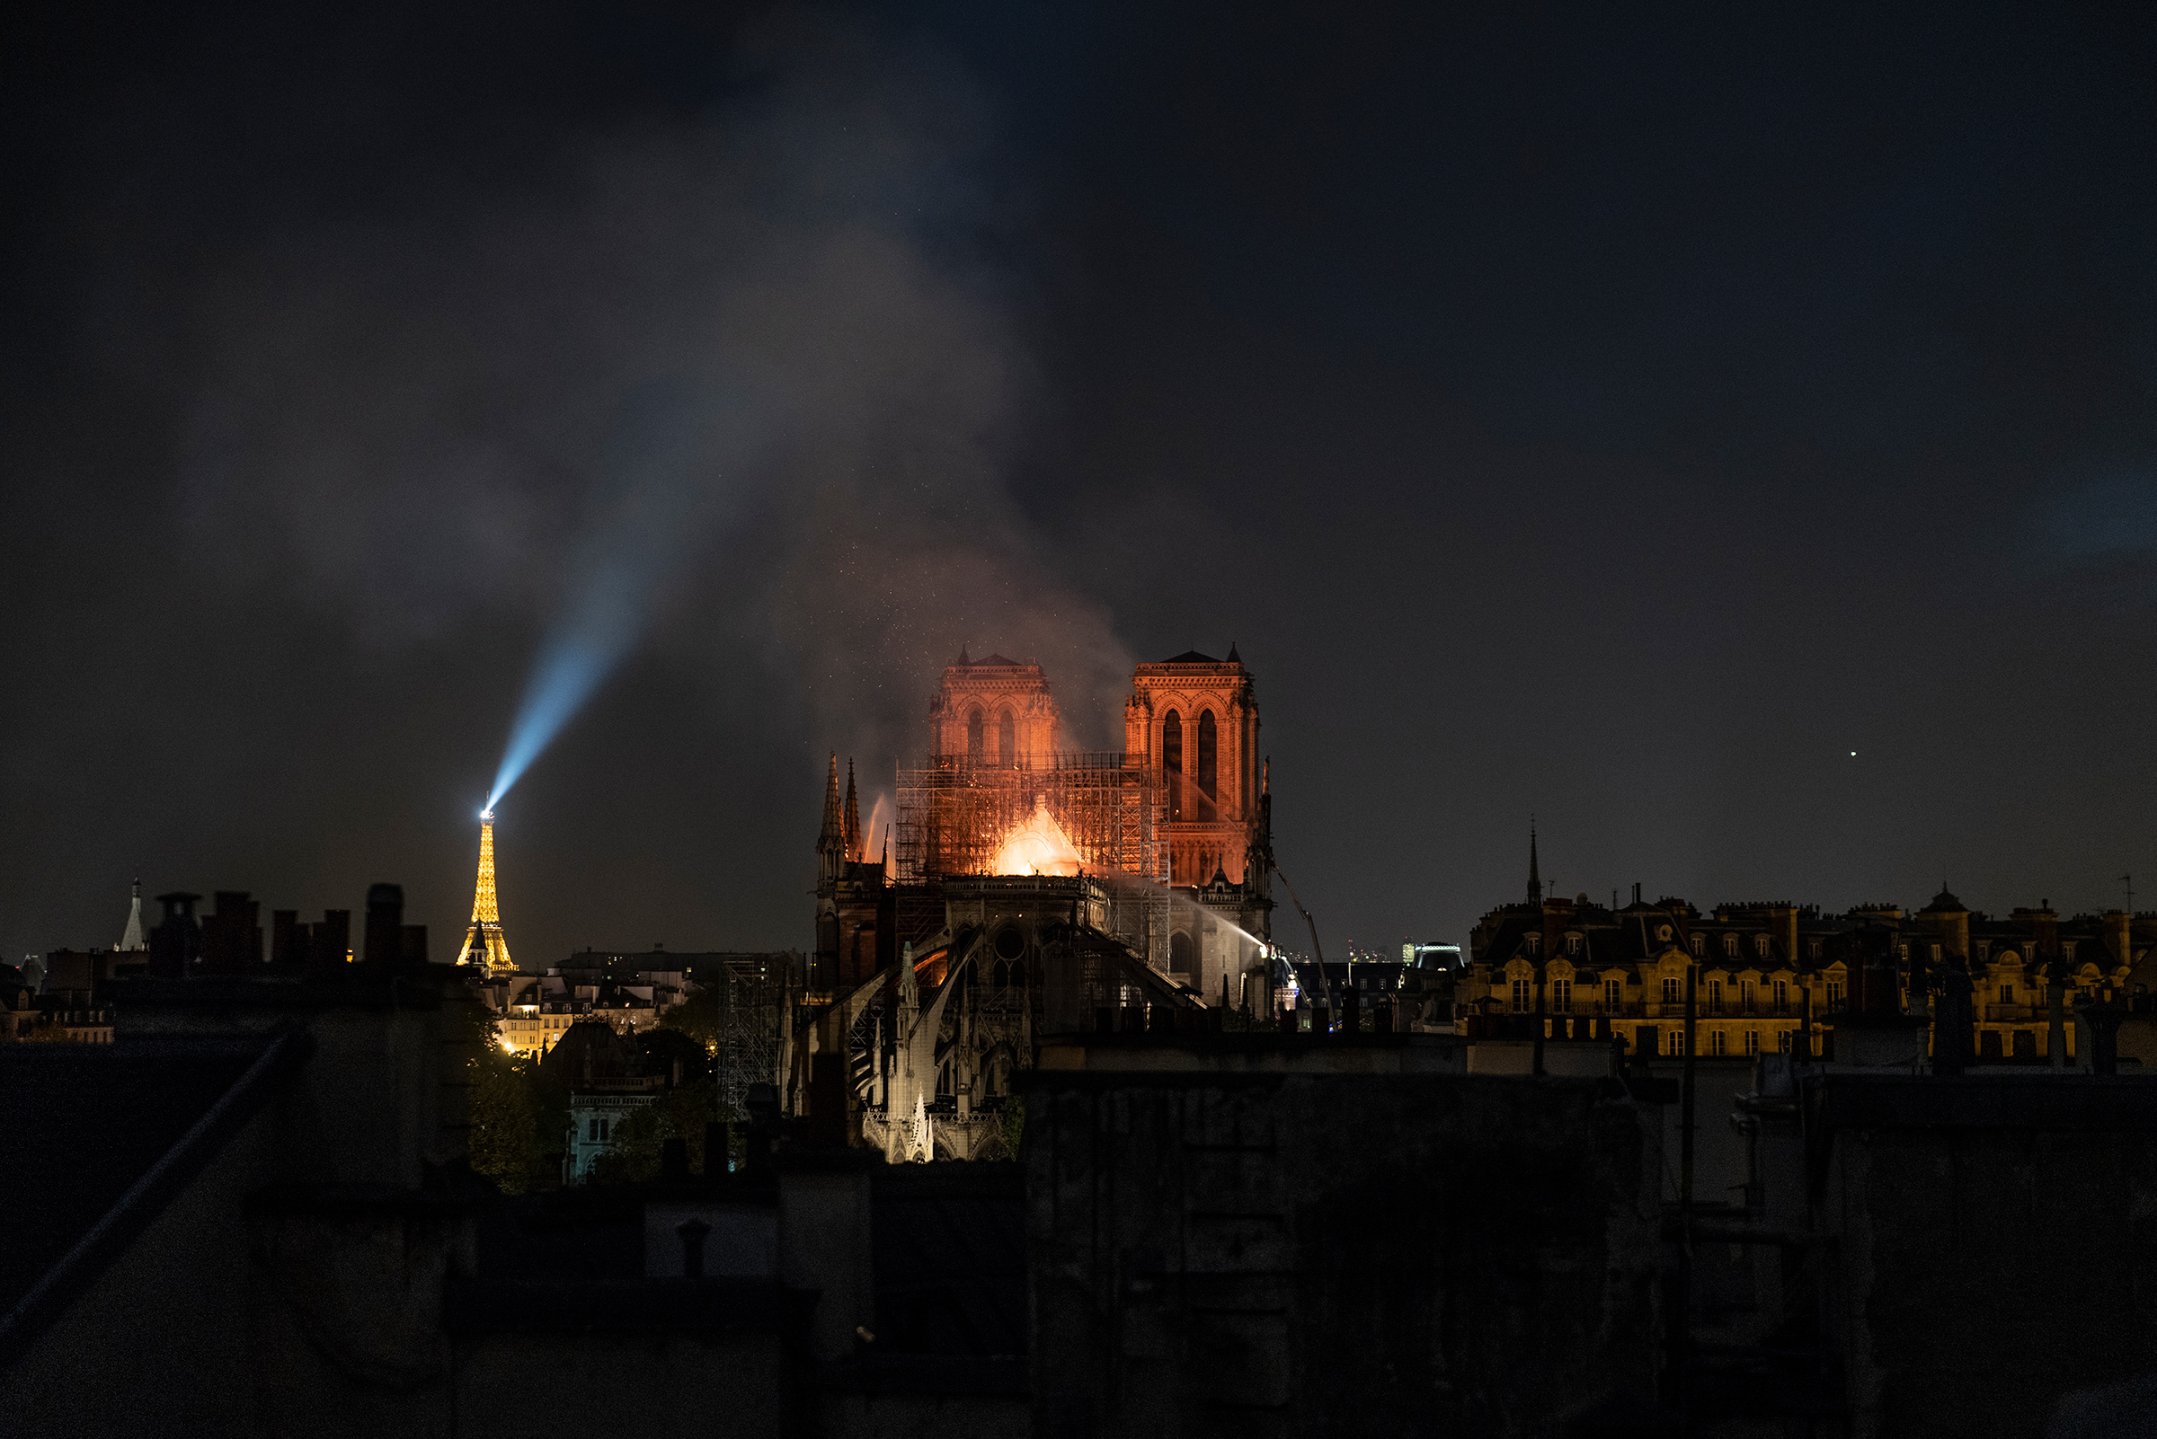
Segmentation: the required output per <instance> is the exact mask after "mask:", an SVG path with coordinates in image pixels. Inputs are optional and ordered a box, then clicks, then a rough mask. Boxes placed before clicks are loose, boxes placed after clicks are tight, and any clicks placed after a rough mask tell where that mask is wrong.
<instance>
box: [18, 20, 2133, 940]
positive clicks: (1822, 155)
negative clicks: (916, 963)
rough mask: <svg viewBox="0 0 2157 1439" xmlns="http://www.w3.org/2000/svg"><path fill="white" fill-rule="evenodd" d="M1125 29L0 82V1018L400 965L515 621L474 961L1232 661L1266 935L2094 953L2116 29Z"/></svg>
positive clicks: (2123, 840) (746, 918) (94, 44)
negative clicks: (1262, 869)
mask: <svg viewBox="0 0 2157 1439" xmlns="http://www.w3.org/2000/svg"><path fill="white" fill-rule="evenodd" d="M1161 8H1164V7H1150V6H1133V5H1124V6H1112V7H1101V9H1102V10H1103V11H1105V12H1108V13H1104V14H1096V15H1094V16H1092V17H1091V18H1086V17H1083V16H1081V15H1079V14H1078V13H1076V7H1055V8H1054V9H1053V11H1052V12H1051V11H1050V9H1049V7H1032V6H1010V5H994V4H981V5H976V6H958V5H945V6H920V5H894V6H892V7H890V9H889V11H888V13H876V12H865V11H854V10H827V9H816V8H786V9H779V10H770V11H766V10H756V11H745V12H738V13H728V12H722V11H720V10H718V9H713V8H707V7H702V6H694V5H687V4H683V5H680V6H676V7H672V8H669V7H664V6H657V5H636V4H629V5H612V4H607V5H602V4H596V3H595V4H588V5H584V6H576V5H560V4H556V5H544V4H542V5H529V6H517V7H502V8H500V9H499V10H481V9H475V8H472V7H469V6H458V5H447V6H445V5H428V6H407V5H398V4H369V5H364V6H350V7H345V8H343V9H341V10H334V9H330V8H326V7H316V6H292V5H277V6H271V5H267V4H264V5H259V6H254V7H243V8H218V9H200V10H198V9H196V8H195V7H185V6H172V7H156V8H145V9H143V10H140V11H131V10H122V9H119V8H115V7H113V6H109V5H101V4H98V3H97V0H89V3H81V4H69V5H65V6H62V5H47V6H45V7H44V9H43V13H42V14H41V15H40V16H39V17H38V18H37V19H36V20H34V21H33V22H31V23H29V24H27V25H25V24H23V23H21V22H17V24H16V25H15V26H13V27H11V28H12V29H13V33H12V35H11V38H10V43H9V44H8V46H7V47H6V54H5V58H4V59H0V65H4V66H5V75H4V77H0V78H4V82H5V89H4V99H0V103H4V104H5V105H7V106H8V107H9V114H8V117H7V123H6V125H5V130H4V133H5V142H4V143H5V144H6V146H7V147H8V151H9V153H8V156H7V161H8V172H9V174H10V175H11V177H12V178H11V181H10V184H9V194H8V199H7V203H6V219H5V221H4V226H5V237H6V238H5V243H6V251H5V256H4V261H5V263H4V274H5V278H4V280H0V284H5V286H6V287H7V294H6V308H5V311H4V313H5V315H6V316H7V319H6V324H5V326H4V330H0V396H4V403H5V406H6V408H5V411H4V413H0V467H4V468H0V585H4V595H5V599H4V601H0V696H4V703H0V954H7V955H10V956H13V957H16V958H19V957H20V956H21V955H22V954H23V953H24V952H28V951H41V950H45V949H50V948H57V947H80V946H89V945H109V944H111V943H112V942H113V941H114V940H116V939H117V938H118V935H119V931H120V927H121V923H122V921H123V919H124V917H125V908H126V895H127V885H128V882H129V880H130V879H131V878H132V877H134V876H135V875H137V874H139V875H140V876H141V877H142V879H143V880H144V882H145V887H146V889H148V890H149V892H151V893H153V894H154V893H156V892H158V891H160V890H165V889H175V888H183V889H192V890H199V891H204V892H208V891H210V890H214V889H218V888H244V889H250V890H253V891H254V892H255V893H256V895H257V896H258V898H260V899H261V900H262V901H263V902H264V904H265V906H266V907H272V906H274V907H296V908H299V909H301V910H302V911H305V912H310V913H311V912H315V911H319V910H320V909H321V908H323V907H325V906H335V907H349V908H353V909H358V908H359V907H360V906H361V904H362V901H363V897H364V892H365V889H366V886H367V884H368V883H369V882H370V881H374V880H379V879H392V880H397V881H400V882H401V883H403V884H404V886H405V888H406V893H407V896H408V901H409V903H410V905H411V907H412V910H413V911H414V913H413V914H412V916H411V917H412V918H414V919H418V920H423V921H425V922H427V923H428V924H429V925H430V926H431V928H432V938H433V944H434V948H435V954H436V957H437V958H446V957H447V956H448V953H449V952H450V951H451V950H453V948H454V946H455V944H456V941H457V939H458V937H459V934H460V933H461V929H462V925H463V921H464V918H465V915H466V913H467V907H468V906H469V903H470V893H471V878H472V865H473V860H474V857H475V853H476V846H477V834H476V828H475V825H474V823H473V814H474V811H475V810H476V809H477V808H478V807H479V805H480V803H481V802H482V801H483V800H484V799H485V797H486V793H487V789H488V785H489V781H490V779H491V778H492V777H493V775H494V773H495V768H496V765H497V762H498V760H499V758H500V756H501V753H502V749H503V745H504V741H505V736H506V735H507V734H508V732H509V729H510V726H511V723H512V721H513V719H514V717H515V716H516V714H517V712H518V709H519V705H520V702H521V701H522V699H523V698H524V695H525V693H526V691H527V687H528V684H529V682H530V677H531V675H532V674H533V672H534V666H535V662H536V659H537V657H538V656H540V655H541V654H543V653H546V652H548V647H549V646H550V645H553V646H556V647H557V648H558V647H559V646H560V645H561V644H563V643H565V640H564V638H563V637H564V636H568V637H569V638H568V640H567V641H566V642H568V643H571V644H572V645H573V646H574V645H580V644H586V643H587V642H591V643H592V644H593V645H594V646H595V647H596V649H597V650H598V651H606V650H609V649H610V648H612V649H619V650H620V651H621V655H620V658H619V661H618V663H616V664H614V665H613V666H612V667H611V668H610V667H608V666H606V665H605V664H603V663H601V662H600V660H603V659H604V655H603V654H602V655H600V657H599V660H595V661H594V663H593V665H592V671H593V674H594V676H595V677H597V680H598V682H597V684H596V687H595V689H594V690H593V693H592V696H591V698H590V700H589V702H588V703H587V704H585V705H584V706H583V707H582V708H581V710H580V711H579V712H578V713H576V714H575V715H574V716H573V717H572V718H571V719H570V720H569V722H568V723H567V725H566V727H565V728H564V729H563V731H562V733H561V735H560V737H559V738H558V739H557V740H556V741H555V742H554V743H553V744H552V745H551V747H549V748H548V749H547V750H546V751H545V752H544V753H543V754H541V756H540V757H539V759H538V761H537V762H536V763H535V764H534V765H533V766H532V768H531V770H530V771H529V773H528V774H527V775H526V776H525V777H524V778H523V779H522V780H521V781H520V782H519V783H518V784H517V785H516V786H515V788H514V789H513V790H512V791H511V792H510V794H509V796H508V797H507V798H506V799H505V800H504V801H503V803H502V820H501V823H500V826H499V830H498V843H499V847H500V857H501V864H502V898H503V906H504V914H505V920H506V923H507V928H508V932H509V937H510V941H511V945H512V948H513V951H514V952H515V954H516V955H517V957H518V958H519V959H520V960H521V961H522V962H523V963H524V965H525V966H526V967H528V968H530V967H538V966H540V965H542V964H545V963H549V962H553V961H556V960H559V959H560V958H561V957H562V956H563V955H565V954H566V953H567V952H568V951H569V950H570V949H572V948H576V947H582V946H586V945H595V946H601V947H618V946H635V947H643V946H645V945H649V944H651V943H653V942H655V941H664V942H665V943H666V944H667V945H668V946H669V947H670V948H681V949H691V948H697V949H701V948H720V947H753V946H765V945H771V946H778V945H793V946H803V947H806V946H807V945H809V944H810V942H811V930H810V919H811V909H810V900H809V890H810V888H811V885H812V882H813V866H814V856H813V853H812V846H813V843H814V838H815V828H816V823H817V818H818V807H819V801H820V798H821V786H822V780H823V768H824V756H825V753H826V751H827V750H829V749H832V748H837V749H839V750H841V751H842V752H852V753H854V754H856V755H857V756H858V757H859V759H860V762H861V765H862V769H863V779H864V787H865V790H866V791H867V792H868V793H869V794H870V795H873V794H874V792H875V790H876V789H878V788H879V787H888V785H889V777H890V774H891V771H892V769H893V767H894V765H895V764H896V763H897V762H898V759H899V757H900V756H901V755H902V754H906V753H910V752H913V751H916V750H918V749H920V748H921V747H922V746H923V744H924V742H925V735H926V724H925V720H924V712H925V708H926V703H927V699H928V696H929V694H930V692H931V690H932V688H933V686H934V683H935V680H936V673H937V669H938V667H939V666H940V665H941V664H942V663H943V662H944V661H945V660H947V659H949V658H950V657H952V656H953V655H954V654H956V652H957V651H958V649H959V647H960V646H961V645H962V644H963V645H966V646H969V647H970V648H971V650H972V652H973V653H974V654H975V655H977V656H978V655H981V654H983V653H986V652H988V651H990V650H1000V651H1002V652H1004V653H1007V654H1014V655H1020V656H1029V655H1030V656H1034V657H1037V658H1039V659H1040V660H1041V661H1042V663H1043V664H1045V665H1047V666H1048V667H1049V669H1050V676H1051V680H1052V682H1055V683H1056V684H1057V685H1058V689H1059V694H1060V697H1061V699H1062V702H1063V704H1064V707H1065V710H1066V715H1067V721H1068V722H1069V723H1070V724H1071V725H1072V726H1073V727H1074V728H1076V729H1077V730H1078V731H1079V732H1080V734H1081V735H1082V736H1084V737H1087V738H1089V739H1090V740H1092V741H1093V742H1096V743H1109V742H1120V704H1121V699H1122V694H1123V688H1122V686H1123V683H1124V681H1125V680H1126V679H1127V677H1128V673H1129V666H1130V664H1131V663H1132V662H1133V661H1134V660H1137V659H1142V658H1162V657H1165V656H1167V655H1170V654H1174V653H1177V652H1180V651H1183V650H1187V649H1192V648H1197V649H1201V650H1205V651H1208V652H1211V653H1215V654H1219V653H1223V652H1225V650H1226V649H1227V647H1228V645H1229V643H1230V642H1231V641H1235V642H1236V643H1237V644H1238V645H1239V646H1240V648H1241V653H1242V655H1243V657H1244V659H1245V660H1246V661H1247V662H1248V663H1249V664H1250V666H1251V667H1252V669H1253V670H1254V672H1255V673H1256V675H1257V677H1258V684H1259V696H1260V702H1261V705H1262V709H1263V715H1264V724H1265V744H1266V748H1267V750H1268V751H1269V752H1270V754H1271V756H1272V758H1273V760H1274V768H1273V773H1274V780H1275V794H1276V802H1275V813H1276V837H1277V847H1278V851H1279V856H1280V859H1281V863H1282V865H1283V866H1284V868H1285V869H1286V870H1287V872H1288V874H1289V875H1290V876H1291V877H1292V878H1293V879H1294V881H1295V883H1296V886H1297V888H1298V890H1299V891H1301V892H1302V894H1303V897H1304V898H1305V900H1306V901H1307V902H1308V903H1309V904H1310V905H1311V907H1312V908H1313V910H1314V911H1316V913H1317V916H1318V920H1319V922H1320V925H1321V927H1322V929H1323V930H1324V932H1325V934H1326V937H1327V940H1328V942H1329V946H1330V945H1331V944H1334V943H1345V942H1347V941H1349V940H1351V939H1352V940H1354V941H1355V942H1357V943H1358V944H1361V945H1365V946H1383V945H1394V944H1397V943H1398V942H1399V941H1400V940H1401V939H1402V938H1404V937H1407V936H1414V937H1417V938H1454V939H1458V938H1464V937H1465V935H1466V931H1467V927H1468V925H1469V924H1470V923H1471V922H1472V921H1473V919H1474V917H1475V916H1476V915H1478V914H1480V913H1481V912H1483V911H1484V910H1485V909H1487V908H1489V907H1490V906H1491V905H1493V904H1495V903H1498V902H1502V901H1508V900H1512V899H1515V898H1517V897H1518V896H1519V894H1520V891H1521V886H1522V883H1523V880H1524V870H1525V860H1526V848H1527V827H1528V817H1529V815H1530V813H1531V812H1533V813H1534V815H1535V816H1536V820H1537V824H1538V826H1539V829H1540V833H1541V837H1542V854H1543V860H1544V874H1545V877H1546V878H1547V879H1549V880H1550V881H1552V882H1553V884H1554V885H1555V887H1556V888H1558V889H1559V890H1560V891H1562V892H1565V893H1573V892H1580V891H1584V892H1586V893H1588V894H1590V895H1592V896H1594V897H1596V898H1598V899H1605V900H1607V899H1608V897H1609V895H1610V892H1611V891H1612V890H1613V889H1614V888H1617V887H1619V886H1625V887H1628V888H1629V887H1630V885H1631V884H1632V883H1633V882H1634V881H1636V880H1637V881H1640V882H1642V883H1643V884H1645V886H1646V887H1647V890H1648V892H1649V893H1650V894H1651V895H1653V894H1659V893H1665V892H1668V893H1676V894H1682V895H1686V896H1689V897H1691V898H1693V899H1695V900H1696V901H1699V902H1703V903H1706V902H1712V901H1715V900H1718V899H1760V898H1777V897H1787V898H1792V899H1797V900H1801V901H1816V902H1820V903H1823V904H1825V905H1828V906H1830V907H1836V908H1839V907H1842V906H1846V905H1849V904H1852V903H1856V902H1860V901H1869V900H1899V901H1902V902H1904V903H1908V904H1913V905H1916V904H1922V903H1923V902H1924V901H1925V900H1926V899H1927V898H1928V897H1929V896H1930V895H1931V894H1932V892H1933V891H1934V890H1935V889H1936V888H1938V887H1939V885H1940V884H1941V883H1942V882H1943V881H1946V882H1947V883H1949V884H1951V885H1952V886H1953V887H1954V889H1955V890H1956V892H1957V893H1958V894H1960V895H1961V896H1962V897H1963V898H1964V899H1965V900H1967V901H1969V902H1970V903H1972V904H1973V905H1975V906H1977V907H1979V908H1985V909H1993V910H1998V911H2004V910H2006V909H2007V908H2009V907H2011V906H2013V905H2015V904H2029V903H2035V902H2036V901H2037V900H2038V899H2039V898H2041V897H2049V898H2050V899H2052V900H2053V901H2054V903H2055V904H2056V905H2059V906H2061V907H2063V908H2067V909H2070V910H2072V909H2081V908H2101V907H2105V906H2109V905H2115V904H2117V903H2119V902H2120V901H2121V899H2122V897H2123V893H2124V886H2123V885H2122V883H2121V882H2120V876H2122V875H2123V874H2126V873H2129V872H2132V873H2133V874H2134V875H2135V876H2136V880H2135V886H2136V890H2137V893H2138V895H2146V896H2149V897H2150V899H2152V900H2157V760H2153V755H2157V745H2153V743H2152V740H2153V730H2157V666H2153V663H2152V660H2153V655H2157V644H2153V641H2157V626H2153V620H2157V198H2153V193H2157V31H2153V22H2152V20H2151V12H2150V11H2149V9H2148V7H2147V6H2145V5H2121V6H2119V7H2116V8H2112V9H2105V8H2099V7H2088V6H2064V5H2041V6H2040V5H2032V6H2028V7H2023V8H2005V7H1999V8H1982V7H1969V6H1955V7H1943V8H1942V9H1941V10H1940V11H1939V12H1938V13H1937V14H1934V15H1931V16H1925V15H1922V14H1919V13H1917V12H1916V10H1915V8H1914V7H1901V6H1894V7H1872V6H1867V7H1859V8H1854V9H1851V10H1848V11H1844V12H1840V13H1835V12H1830V11H1827V10H1823V9H1820V8H1818V7H1811V6H1796V5H1779V6H1764V5H1750V6H1731V7H1715V8H1710V9H1706V10H1693V9H1688V10H1683V11H1681V10H1678V9H1669V10H1665V11H1661V12H1659V13H1658V14H1656V15H1654V16H1650V15H1648V14H1646V13H1645V12H1641V13H1633V12H1634V10H1635V7H1616V8H1612V7H1588V6H1582V7H1577V8H1571V9H1567V8H1557V7H1534V8H1533V9H1532V10H1531V9H1527V8H1526V7H1505V8H1504V10H1503V11H1501V12H1499V13H1495V14H1491V15H1485V16H1482V17H1480V18H1478V17H1476V16H1474V15H1472V14H1471V13H1469V12H1468V11H1466V10H1465V9H1456V8H1455V7H1450V6H1416V7H1412V8H1411V9H1409V10H1407V11H1404V12H1403V13H1402V14H1401V15H1399V16H1396V17H1392V18H1387V17H1385V16H1384V15H1383V13H1382V12H1381V11H1379V10H1377V9H1375V8H1370V7H1343V6H1339V5H1313V6H1311V7H1309V8H1308V9H1307V10H1305V11H1303V12H1300V13H1299V12H1290V11H1267V12H1265V13H1264V14H1263V15H1261V14H1259V13H1257V12H1255V11H1253V10H1252V9H1250V8H1248V7H1235V8H1228V7H1222V8H1218V9H1206V8H1201V7H1196V6H1188V7H1185V6H1179V7H1165V8H1167V9H1171V10H1173V11H1174V12H1175V13H1174V14H1173V15H1164V14H1160V13H1156V11H1157V10H1158V9H1161ZM1621 10H1622V11H1625V12H1627V13H1626V14H1625V15H1624V16H1623V18H1621V16H1620V14H1619V12H1620V11H1621ZM1037 12H1041V13H1037ZM595 616H596V618H595ZM595 635H596V636H598V639H597V641H593V640H592V637H593V636H595ZM1852 751H1855V752H1856V753H1855V754H1854V755H1853V754H1852ZM2149 902H2150V900H2143V899H2138V904H2141V905H2143V906H2144V907H2146V906H2147V904H2148V903H2149ZM1283 918H1286V919H1289V920H1291V921H1292V919H1293V917H1292V916H1291V915H1287V914H1286V913H1285V912H1284V915H1283ZM1277 931H1278V932H1279V933H1280V934H1281V935H1282V936H1283V937H1284V938H1287V939H1290V940H1291V941H1292V942H1293V941H1300V939H1301V937H1302V936H1301V931H1300V926H1294V925H1293V924H1292V923H1291V924H1283V925H1277Z"/></svg>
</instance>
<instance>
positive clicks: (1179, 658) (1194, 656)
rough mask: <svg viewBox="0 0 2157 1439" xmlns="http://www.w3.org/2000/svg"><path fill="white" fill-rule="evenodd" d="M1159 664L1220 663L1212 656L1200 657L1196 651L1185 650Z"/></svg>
mask: <svg viewBox="0 0 2157 1439" xmlns="http://www.w3.org/2000/svg"><path fill="white" fill-rule="evenodd" d="M1161 663H1162V664H1165V665H1217V664H1219V663H1220V661H1219V660H1217V659H1215V658H1214V657H1213V656H1212V655H1202V654H1200V653H1199V652H1198V651H1197V650H1185V651H1184V652H1183V653H1182V654H1180V655H1172V656H1170V657H1169V658H1167V659H1165V660H1163V661H1161Z"/></svg>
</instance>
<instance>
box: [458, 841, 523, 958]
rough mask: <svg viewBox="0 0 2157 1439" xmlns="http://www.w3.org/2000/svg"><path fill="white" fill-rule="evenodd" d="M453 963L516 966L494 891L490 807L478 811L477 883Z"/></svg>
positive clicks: (500, 907) (499, 903) (500, 908)
mask: <svg viewBox="0 0 2157 1439" xmlns="http://www.w3.org/2000/svg"><path fill="white" fill-rule="evenodd" d="M457 963H459V964H473V965H478V966H480V967H481V968H482V969H484V970H485V971H486V972H487V973H488V974H507V973H509V972H511V971H513V970H515V969H516V967H517V964H516V961H515V960H512V959H511V958H510V957H509V939H508V937H507V936H505V935H504V934H503V933H502V906H501V902H500V901H499V900H497V899H496V898H495V895H494V811H493V810H491V809H483V810H481V811H480V812H479V883H478V885H477V886H475V887H474V889H473V891H472V927H471V928H470V929H468V930H466V931H465V932H464V947H463V948H462V949H459V950H458V951H457Z"/></svg>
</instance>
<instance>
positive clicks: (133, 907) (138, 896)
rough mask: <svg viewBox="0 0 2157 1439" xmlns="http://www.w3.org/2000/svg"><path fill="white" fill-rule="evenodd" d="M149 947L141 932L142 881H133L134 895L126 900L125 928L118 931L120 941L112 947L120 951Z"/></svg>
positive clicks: (132, 951) (129, 952) (133, 950)
mask: <svg viewBox="0 0 2157 1439" xmlns="http://www.w3.org/2000/svg"><path fill="white" fill-rule="evenodd" d="M149 947H150V944H149V941H148V940H147V939H145V938H144V937H143V932H142V881H141V880H139V879H138V880H136V881H135V897H134V898H133V899H132V900H130V901H128V906H127V928H126V929H125V930H123V931H121V933H120V942H119V943H118V944H116V945H114V946H113V948H115V949H117V950H120V951H121V952H122V953H128V954H131V953H134V952H135V951H137V950H144V949H148V948H149Z"/></svg>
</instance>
